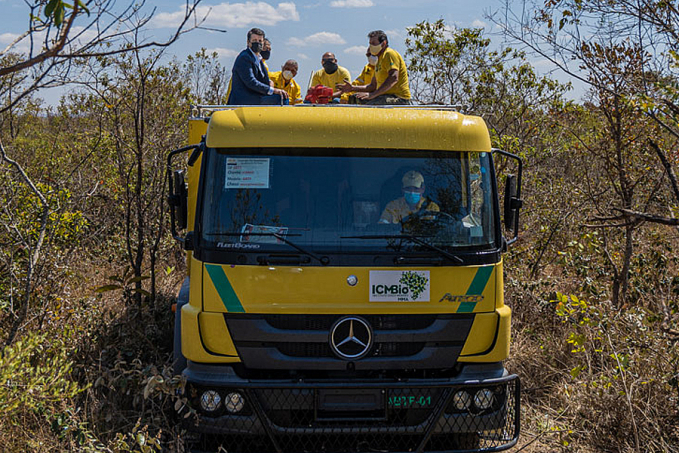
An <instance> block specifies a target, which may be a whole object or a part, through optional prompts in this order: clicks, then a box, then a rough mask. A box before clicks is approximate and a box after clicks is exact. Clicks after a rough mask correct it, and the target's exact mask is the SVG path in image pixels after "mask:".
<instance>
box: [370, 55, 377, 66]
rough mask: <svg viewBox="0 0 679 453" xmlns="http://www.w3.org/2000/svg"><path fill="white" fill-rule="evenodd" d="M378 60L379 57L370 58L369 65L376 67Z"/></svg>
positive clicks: (372, 56) (371, 56)
mask: <svg viewBox="0 0 679 453" xmlns="http://www.w3.org/2000/svg"><path fill="white" fill-rule="evenodd" d="M377 60H378V58H377V55H370V56H369V57H368V63H369V64H371V65H373V66H375V65H376V64H377Z"/></svg>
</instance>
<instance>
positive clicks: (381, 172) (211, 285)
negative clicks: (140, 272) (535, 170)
mask: <svg viewBox="0 0 679 453" xmlns="http://www.w3.org/2000/svg"><path fill="white" fill-rule="evenodd" d="M189 143H191V144H192V145H190V146H188V147H185V148H183V149H182V150H177V151H174V152H173V153H171V154H170V157H169V158H168V170H169V172H168V174H169V175H170V177H169V181H170V204H171V213H172V228H173V234H174V235H175V237H176V239H177V240H179V241H180V242H181V243H182V244H183V246H184V249H185V250H186V254H187V268H188V275H187V277H186V279H185V281H184V284H183V286H182V288H181V290H180V293H179V297H178V300H177V311H176V321H175V365H176V370H177V372H180V373H182V374H183V375H184V376H185V378H186V382H187V384H186V389H185V395H186V397H187V398H188V401H189V403H190V405H191V407H192V408H193V409H195V411H196V413H197V414H198V417H195V418H190V419H187V420H190V421H189V422H188V425H189V426H188V428H189V430H190V431H191V432H192V433H193V434H192V437H191V438H192V439H193V442H195V444H196V445H194V446H195V447H196V448H199V449H200V450H210V449H212V450H213V451H214V450H216V449H218V448H219V447H220V446H221V447H223V448H225V449H227V450H228V451H234V452H239V451H260V452H261V451H275V452H292V451H296V452H297V451H333V452H362V451H386V452H399V451H415V450H417V451H462V450H464V451H499V450H503V449H506V448H509V447H511V446H512V445H514V444H515V443H516V441H517V438H518V435H519V393H520V390H519V379H518V377H517V376H516V375H513V374H511V373H509V372H508V371H507V370H506V369H505V367H504V365H503V361H504V360H505V359H507V357H508V354H509V344H510V320H511V310H510V308H509V307H508V306H507V305H505V301H504V292H503V271H502V253H503V251H504V250H505V249H506V247H507V244H508V243H509V242H511V241H512V240H513V239H514V238H515V237H516V232H517V229H518V210H519V208H520V171H519V175H518V176H519V178H518V183H519V184H518V185H517V184H516V183H517V179H516V178H515V177H514V176H510V177H506V178H503V179H502V183H503V185H504V186H505V187H506V190H505V198H504V200H500V198H499V196H498V192H499V190H498V179H497V177H496V174H495V165H494V156H500V155H501V156H503V157H504V158H509V159H514V160H515V161H518V163H519V164H520V160H518V158H516V156H513V155H510V154H508V153H503V152H501V151H497V150H492V149H491V144H490V137H489V134H488V129H487V127H486V125H485V122H484V120H483V119H482V118H480V117H478V116H470V115H464V114H461V113H459V112H457V111H456V110H454V109H451V108H445V107H440V106H439V107H414V106H405V107H357V106H346V107H339V106H337V107H329V106H295V107H292V106H291V107H255V106H250V107H208V106H198V107H196V108H195V109H194V111H193V112H192V116H191V118H190V119H189ZM184 151H188V152H190V154H189V158H188V160H187V167H186V168H184V169H178V168H177V167H178V166H179V164H178V163H177V162H176V161H175V159H176V157H177V156H180V155H182V153H183V152H184ZM519 169H520V166H519ZM501 201H502V202H503V203H501ZM501 204H504V207H503V209H502V213H503V216H501ZM503 222H504V224H506V225H507V226H508V227H510V229H512V230H513V232H514V237H513V238H506V237H505V236H504V235H503V233H505V231H506V230H505V229H504V228H503Z"/></svg>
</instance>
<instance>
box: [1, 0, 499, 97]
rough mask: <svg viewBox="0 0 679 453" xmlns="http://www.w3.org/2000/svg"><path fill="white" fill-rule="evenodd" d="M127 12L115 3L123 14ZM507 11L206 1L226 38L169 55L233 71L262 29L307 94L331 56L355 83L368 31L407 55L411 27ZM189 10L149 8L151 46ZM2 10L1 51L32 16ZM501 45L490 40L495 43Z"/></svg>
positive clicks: (193, 43) (371, 2)
mask: <svg viewBox="0 0 679 453" xmlns="http://www.w3.org/2000/svg"><path fill="white" fill-rule="evenodd" d="M127 4H129V2H127V1H122V2H120V1H119V2H118V5H120V6H126V5H127ZM503 5H504V1H503V0H476V1H468V0H464V1H461V0H326V1H313V0H296V1H271V0H262V1H246V2H243V1H230V2H219V1H217V0H209V1H204V2H203V3H201V4H200V7H199V10H198V14H197V15H198V17H201V18H203V17H205V20H204V22H203V24H202V26H203V27H207V28H217V29H221V30H225V31H226V32H225V33H223V32H215V31H208V30H194V31H192V32H190V33H188V34H185V35H183V36H182V37H181V38H180V40H179V41H178V42H177V43H176V44H174V45H173V46H172V47H170V48H169V49H168V51H167V54H168V56H169V57H172V56H176V57H177V58H179V59H183V58H185V57H186V56H187V55H189V54H192V53H194V52H196V51H197V50H199V49H200V48H201V47H205V48H206V49H208V50H209V51H215V52H217V53H218V54H219V59H220V61H221V63H222V64H223V65H224V66H226V67H227V68H229V69H230V68H231V66H232V65H233V60H234V58H235V56H236V55H238V53H239V52H240V51H241V50H242V49H244V48H245V41H246V33H247V31H248V30H249V29H250V28H252V27H259V28H262V29H263V30H264V31H265V32H266V34H267V37H268V38H270V39H271V41H272V42H273V50H272V55H271V59H270V60H269V68H270V69H271V70H272V71H274V70H279V69H280V67H281V65H282V64H283V63H284V62H285V61H286V60H287V59H290V58H292V59H295V60H297V61H298V63H299V68H300V69H299V73H298V75H297V78H296V79H297V81H298V83H299V84H300V85H301V86H302V87H303V88H304V87H306V86H307V84H308V82H309V79H310V75H311V73H312V72H313V71H315V70H317V69H320V67H321V66H320V64H321V62H320V60H321V55H322V54H323V53H324V52H328V51H330V52H334V53H335V55H336V56H337V59H338V63H339V64H340V65H341V66H344V67H345V68H347V69H348V70H349V71H350V73H351V75H352V78H355V77H356V76H357V75H358V74H359V73H360V71H361V69H362V68H363V66H364V65H365V64H366V58H365V50H366V47H367V45H368V38H367V37H366V35H367V33H368V32H369V31H371V30H375V29H382V30H384V31H386V32H387V35H388V36H389V42H390V45H391V47H393V48H395V49H396V50H397V51H399V52H400V53H401V54H404V53H405V44H404V40H405V37H406V34H407V32H406V28H407V27H410V26H413V25H415V24H416V23H418V22H421V21H424V20H428V21H435V20H437V19H444V20H445V22H446V23H447V24H449V25H454V26H457V27H484V28H485V29H486V32H487V33H490V32H491V31H492V30H491V26H492V24H490V22H489V21H488V19H487V18H486V15H487V13H489V12H492V11H493V10H498V9H501V8H502V6H503ZM184 6H185V3H184V1H177V0H173V1H165V2H159V1H155V2H154V1H148V2H147V4H146V10H147V12H150V11H151V10H152V8H155V14H154V17H153V19H152V21H151V22H150V23H149V24H148V38H149V39H151V38H152V39H155V40H160V39H164V38H166V37H167V36H168V35H169V34H170V33H171V31H172V30H173V27H174V26H175V25H176V24H177V21H178V18H180V17H183V10H184ZM0 9H1V10H2V11H3V15H4V16H5V17H4V20H3V25H2V28H0V48H4V47H5V46H7V44H8V43H9V42H11V41H12V39H13V38H14V37H15V36H17V35H18V34H20V33H22V32H23V31H25V27H26V25H27V22H28V10H27V8H26V6H25V3H24V2H23V1H22V0H0ZM81 23H82V22H81ZM78 25H80V24H78V23H76V26H78ZM500 39H501V38H500V37H493V40H494V41H495V42H497V43H499V42H500ZM60 92H62V91H60ZM60 92H59V93H60ZM41 96H42V97H43V98H45V99H46V100H47V101H48V102H50V103H53V102H54V101H55V100H56V99H57V98H58V93H54V92H51V93H44V92H43V93H41Z"/></svg>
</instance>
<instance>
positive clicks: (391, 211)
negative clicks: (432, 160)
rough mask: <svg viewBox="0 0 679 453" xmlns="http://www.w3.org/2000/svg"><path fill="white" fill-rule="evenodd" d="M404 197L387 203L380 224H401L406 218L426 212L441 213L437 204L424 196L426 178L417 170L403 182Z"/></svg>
mask: <svg viewBox="0 0 679 453" xmlns="http://www.w3.org/2000/svg"><path fill="white" fill-rule="evenodd" d="M401 182H402V183H403V196H402V197H400V198H397V199H396V200H392V201H390V202H389V203H387V206H386V207H385V208H384V212H382V215H381V216H380V221H379V223H401V221H403V219H405V218H406V217H408V216H410V215H412V214H414V213H416V212H424V211H432V212H439V211H440V209H439V207H438V205H437V204H436V203H434V202H433V201H431V200H429V199H427V198H426V197H425V196H424V189H425V185H424V177H423V176H422V174H421V173H420V172H418V171H415V170H410V171H409V172H407V173H406V174H405V175H403V179H402V180H401Z"/></svg>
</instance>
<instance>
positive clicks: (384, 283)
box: [369, 271, 429, 302]
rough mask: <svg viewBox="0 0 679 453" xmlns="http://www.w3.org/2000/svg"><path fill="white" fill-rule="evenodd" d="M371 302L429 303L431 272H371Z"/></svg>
mask: <svg viewBox="0 0 679 453" xmlns="http://www.w3.org/2000/svg"><path fill="white" fill-rule="evenodd" d="M369 300H370V302H429V271H370V299H369Z"/></svg>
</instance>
